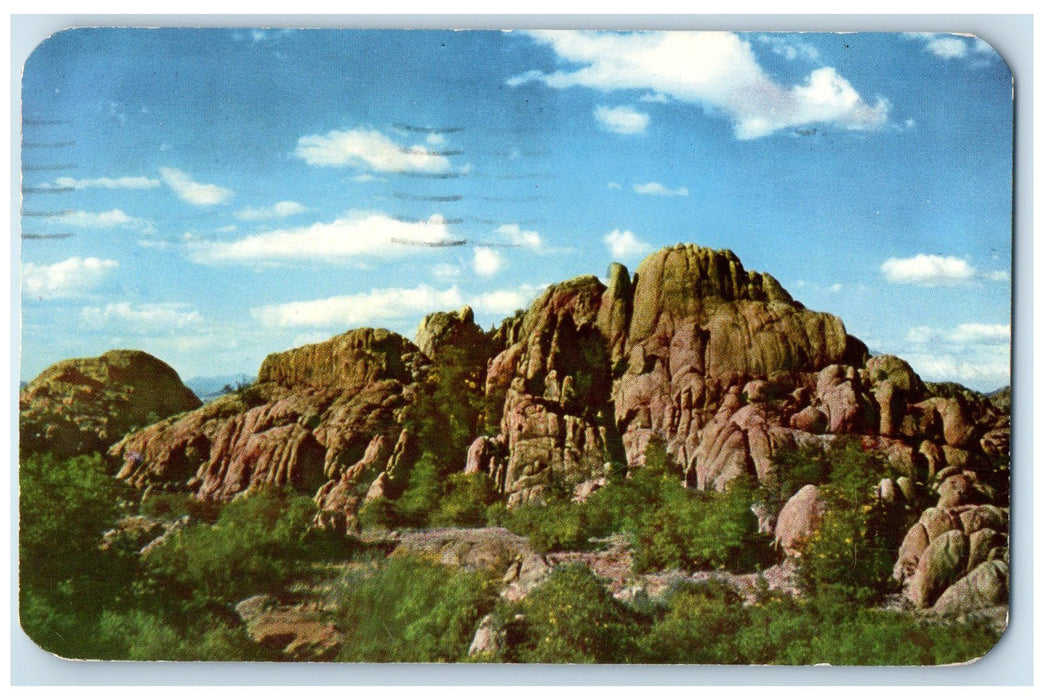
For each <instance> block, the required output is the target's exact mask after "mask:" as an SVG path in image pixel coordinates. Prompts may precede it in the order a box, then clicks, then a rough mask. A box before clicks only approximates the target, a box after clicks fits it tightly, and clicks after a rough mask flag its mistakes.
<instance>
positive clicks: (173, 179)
mask: <svg viewBox="0 0 1044 700" xmlns="http://www.w3.org/2000/svg"><path fill="white" fill-rule="evenodd" d="M160 177H161V178H162V179H163V182H165V183H167V186H168V187H170V189H172V190H174V194H176V195H177V196H178V199H180V200H181V201H183V202H188V203H189V204H194V205H196V206H198V207H209V206H214V205H215V204H224V203H225V202H227V201H228V200H230V199H232V197H234V196H235V192H233V191H232V190H230V189H228V188H225V187H221V186H219V185H206V184H203V183H200V182H196V181H195V180H193V179H192V177H191V176H189V175H188V174H187V173H184V172H182V171H180V170H178V169H177V168H160Z"/></svg>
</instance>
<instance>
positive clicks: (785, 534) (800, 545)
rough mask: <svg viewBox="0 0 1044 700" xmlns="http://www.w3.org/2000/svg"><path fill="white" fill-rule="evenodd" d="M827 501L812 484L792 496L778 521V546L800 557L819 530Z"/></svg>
mask: <svg viewBox="0 0 1044 700" xmlns="http://www.w3.org/2000/svg"><path fill="white" fill-rule="evenodd" d="M825 513H826V502H825V501H824V500H823V498H822V497H821V496H820V494H819V488H818V487H816V486H813V485H811V484H809V485H807V486H803V487H801V489H800V490H799V491H798V492H797V493H795V494H794V495H793V496H791V497H790V500H789V501H787V503H786V505H785V506H783V510H782V511H780V513H779V518H778V519H777V521H776V546H778V547H779V548H780V549H782V550H783V551H784V552H786V553H787V554H788V555H790V556H796V557H800V556H801V553H802V551H803V550H804V548H805V545H806V544H808V542H809V540H810V539H811V538H812V536H813V535H814V534H815V533H816V532H817V531H818V530H819V526H820V525H821V524H822V522H823V515H824V514H825Z"/></svg>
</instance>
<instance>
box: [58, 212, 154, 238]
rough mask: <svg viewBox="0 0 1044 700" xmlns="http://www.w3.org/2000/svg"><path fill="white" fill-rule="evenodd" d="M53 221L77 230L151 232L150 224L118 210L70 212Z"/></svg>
mask: <svg viewBox="0 0 1044 700" xmlns="http://www.w3.org/2000/svg"><path fill="white" fill-rule="evenodd" d="M55 221H58V222H59V223H62V224H66V225H68V226H75V227H77V228H124V229H129V230H131V231H142V232H149V231H152V223H151V222H149V221H146V220H145V219H139V218H138V217H136V216H129V215H127V214H126V213H125V212H124V211H122V210H120V209H110V210H109V211H70V212H65V213H64V214H62V215H61V216H58V217H56V218H55Z"/></svg>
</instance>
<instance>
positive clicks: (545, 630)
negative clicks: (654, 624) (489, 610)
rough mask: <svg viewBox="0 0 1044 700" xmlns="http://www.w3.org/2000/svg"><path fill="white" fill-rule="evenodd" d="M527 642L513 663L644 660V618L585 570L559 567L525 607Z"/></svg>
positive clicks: (524, 639) (518, 649) (521, 643)
mask: <svg viewBox="0 0 1044 700" xmlns="http://www.w3.org/2000/svg"><path fill="white" fill-rule="evenodd" d="M521 609H522V612H523V614H524V615H525V623H524V625H523V628H522V639H521V640H520V641H519V643H518V644H517V645H516V646H515V648H514V649H512V650H511V659H510V660H515V661H521V662H525V663H603V664H604V663H628V662H633V661H636V660H638V647H637V639H638V638H639V636H640V634H641V629H642V628H641V623H640V620H639V618H638V617H637V616H636V615H635V614H634V613H633V612H632V611H631V610H629V609H628V608H627V606H625V605H624V604H623V603H621V602H620V601H618V600H616V598H614V597H613V595H612V593H611V592H610V591H609V589H608V588H606V586H605V584H604V583H603V582H602V580H601V579H599V578H598V577H597V576H596V575H595V574H594V573H592V572H591V570H590V569H588V568H587V567H586V566H584V565H583V564H566V565H562V566H558V567H555V569H554V570H553V571H552V572H551V574H550V575H549V576H548V578H547V579H546V580H545V581H544V582H543V583H541V584H540V586H538V587H537V588H536V589H535V590H533V591H532V592H531V593H530V594H529V595H527V596H526V598H525V599H524V600H523V601H522V604H521Z"/></svg>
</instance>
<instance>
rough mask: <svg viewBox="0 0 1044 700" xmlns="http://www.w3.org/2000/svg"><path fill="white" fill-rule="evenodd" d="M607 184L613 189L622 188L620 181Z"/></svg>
mask: <svg viewBox="0 0 1044 700" xmlns="http://www.w3.org/2000/svg"><path fill="white" fill-rule="evenodd" d="M606 186H607V187H608V188H609V189H611V190H618V189H621V185H620V183H619V182H610V183H608V184H607V185H606Z"/></svg>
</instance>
